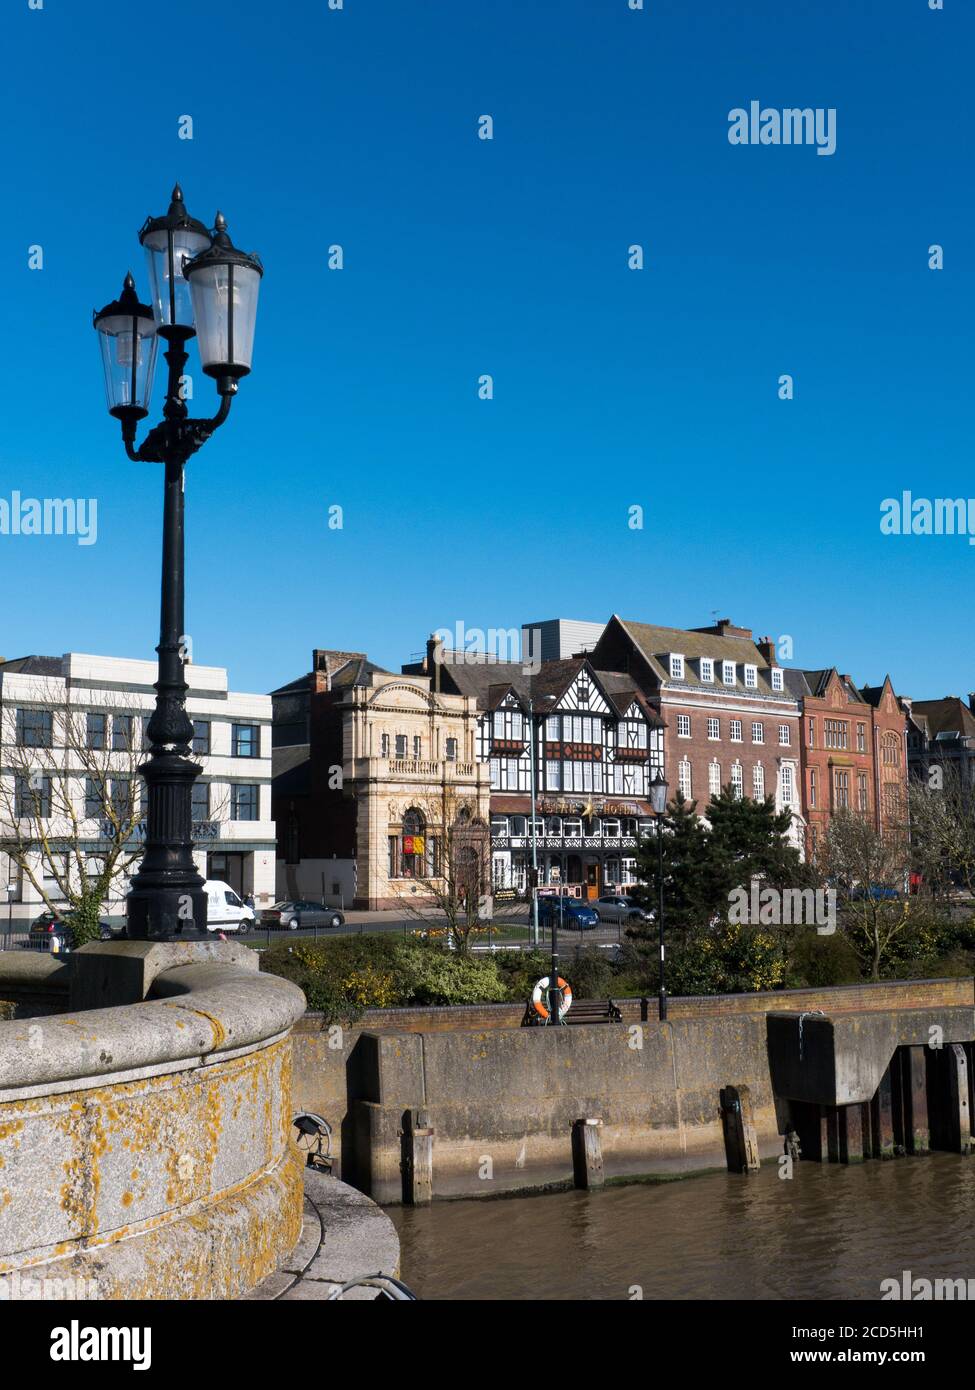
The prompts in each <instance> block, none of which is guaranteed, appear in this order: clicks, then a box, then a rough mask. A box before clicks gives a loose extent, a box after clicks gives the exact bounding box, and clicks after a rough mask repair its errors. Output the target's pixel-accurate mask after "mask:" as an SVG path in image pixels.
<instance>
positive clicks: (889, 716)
mask: <svg viewBox="0 0 975 1390" xmlns="http://www.w3.org/2000/svg"><path fill="white" fill-rule="evenodd" d="M860 693H861V695H862V696H863V698H864V700H866V702H867V704H868V705H869V706H870V708H871V710H872V711H873V722H872V730H873V762H874V781H875V783H876V787H877V810H876V816H875V824H876V826H877V829H878V830H880V831H881V832H882V833H883V832H886V831H894V830H903V828H904V826H905V824H906V822H907V710H906V708H905V706H904V704H903V702H902V701H901V699H900V698H899V696H897V695H896V694H895V693H894V687H893V686H892V685H891V681H890V676H885V677H884V681H883V684H882V685H861V687H860Z"/></svg>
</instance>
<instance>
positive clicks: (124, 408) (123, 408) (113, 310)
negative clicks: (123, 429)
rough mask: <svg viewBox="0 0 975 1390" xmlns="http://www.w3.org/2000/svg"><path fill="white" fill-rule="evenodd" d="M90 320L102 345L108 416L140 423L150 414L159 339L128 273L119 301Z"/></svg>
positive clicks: (150, 316)
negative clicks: (150, 399) (139, 421)
mask: <svg viewBox="0 0 975 1390" xmlns="http://www.w3.org/2000/svg"><path fill="white" fill-rule="evenodd" d="M92 317H93V322H94V325H95V328H96V329H97V330H98V339H99V342H100V343H101V349H102V365H103V367H104V369H105V394H106V397H107V399H108V409H109V413H110V414H111V415H114V416H115V418H116V419H119V420H124V419H126V418H129V419H131V420H141V419H142V418H143V416H145V415H148V413H149V398H150V396H151V395H152V376H153V371H154V370H155V366H156V346H157V342H158V339H157V338H156V321H155V319H154V318H153V316H152V310H151V309H150V308H149V305H148V304H140V303H139V296H138V295H137V294H136V292H135V281H134V280H133V278H132V275H131V273H130V274H128V275H126V277H125V284H124V285H123V287H122V293H121V294H120V295H119V297H118V299H115V300H113V301H112V303H111V304H106V305H105V307H104V309H99V310H98V311H97V312H96V313H95V314H94V315H93V316H92Z"/></svg>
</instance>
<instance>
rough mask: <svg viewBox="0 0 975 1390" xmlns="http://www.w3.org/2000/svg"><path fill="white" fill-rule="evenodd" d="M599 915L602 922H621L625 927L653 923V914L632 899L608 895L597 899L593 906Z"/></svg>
mask: <svg viewBox="0 0 975 1390" xmlns="http://www.w3.org/2000/svg"><path fill="white" fill-rule="evenodd" d="M592 906H593V907H594V908H595V909H596V911H597V913H598V914H599V920H600V922H621V923H622V924H623V926H634V925H635V924H636V923H637V922H652V921H653V913H652V912H647V911H646V910H645V909H644V908H642V907H640V906H639V905H638V904H637V903H635V902H634V901H633V899H632V898H626V897H623V896H622V894H620V895H619V896H615V895H613V894H607V895H606V897H604V898H597V899H596V901H595V902H594V903H593V904H592Z"/></svg>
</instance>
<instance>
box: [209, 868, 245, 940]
mask: <svg viewBox="0 0 975 1390" xmlns="http://www.w3.org/2000/svg"><path fill="white" fill-rule="evenodd" d="M203 886H204V888H205V889H206V895H207V931H239V930H240V928H241V926H244V927H252V926H254V924H255V922H256V921H257V918H256V917H255V915H254V909H253V908H252V907H245V905H244V904H243V903H242V902H241V900H240V898H238V896H237V894H236V893H235V892H234V890H233V889H232V888H231V886H230V884H229V883H224V882H223V881H222V880H221V879H219V878H208V879H207V881H206V883H205V884H204V885H203Z"/></svg>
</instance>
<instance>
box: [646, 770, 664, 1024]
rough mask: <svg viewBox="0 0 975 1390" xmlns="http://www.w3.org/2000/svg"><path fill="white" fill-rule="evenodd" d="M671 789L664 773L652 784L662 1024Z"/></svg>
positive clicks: (658, 775)
mask: <svg viewBox="0 0 975 1390" xmlns="http://www.w3.org/2000/svg"><path fill="white" fill-rule="evenodd" d="M668 790H669V788H668V785H667V779H666V777H665V776H664V774H663V771H660V772H658V773H657V775H656V776H655V777H654V778H653V779H652V781H651V782H650V805H651V807H652V808H653V814H654V816H655V817H656V819H657V938H658V940H659V942H660V1002H659V1004H658V1007H657V1017H658V1018H659V1019H660V1021H661V1022H663V1021H664V1019H666V1017H667V986H666V983H665V975H664V839H663V829H664V816H665V815H666V814H667V792H668Z"/></svg>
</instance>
